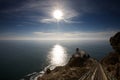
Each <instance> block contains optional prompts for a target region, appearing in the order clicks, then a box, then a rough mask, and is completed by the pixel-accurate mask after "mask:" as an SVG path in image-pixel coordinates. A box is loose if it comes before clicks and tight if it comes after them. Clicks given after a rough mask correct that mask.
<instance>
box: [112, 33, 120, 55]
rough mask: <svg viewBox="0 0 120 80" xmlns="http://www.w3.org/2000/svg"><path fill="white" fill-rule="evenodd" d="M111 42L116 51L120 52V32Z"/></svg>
mask: <svg viewBox="0 0 120 80" xmlns="http://www.w3.org/2000/svg"><path fill="white" fill-rule="evenodd" d="M110 44H111V46H112V47H113V49H114V50H115V51H116V52H118V53H120V32H118V33H116V34H115V35H114V36H113V37H111V38H110Z"/></svg>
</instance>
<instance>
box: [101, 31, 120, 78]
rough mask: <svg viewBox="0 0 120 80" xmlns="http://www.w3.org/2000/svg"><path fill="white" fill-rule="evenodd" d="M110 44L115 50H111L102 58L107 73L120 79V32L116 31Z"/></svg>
mask: <svg viewBox="0 0 120 80" xmlns="http://www.w3.org/2000/svg"><path fill="white" fill-rule="evenodd" d="M110 44H111V46H112V48H113V49H114V52H110V53H109V54H108V55H107V56H106V57H104V58H103V59H102V60H101V63H102V65H103V66H104V69H105V70H106V73H108V74H109V75H108V76H110V77H112V78H113V79H114V78H116V79H118V80H120V32H118V33H116V34H115V35H114V36H113V37H111V38H110Z"/></svg>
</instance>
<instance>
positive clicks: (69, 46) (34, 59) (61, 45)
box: [0, 40, 113, 80]
mask: <svg viewBox="0 0 120 80" xmlns="http://www.w3.org/2000/svg"><path fill="white" fill-rule="evenodd" d="M76 48H80V50H84V51H85V52H86V53H88V54H89V55H90V56H91V57H93V58H96V59H98V60H100V59H102V58H103V57H104V56H106V55H107V54H108V53H109V52H111V51H113V49H112V47H111V46H110V43H109V41H107V40H81V41H80V40H65V41H64V40H62V41H53V40H45V41H43V40H40V41H39V40H5V41H3V40H1V41H0V80H19V79H21V78H22V77H24V76H25V75H27V74H30V73H33V72H39V71H42V70H43V69H44V68H45V67H46V66H48V65H59V66H61V65H63V64H66V63H67V61H68V60H69V58H70V56H71V55H72V54H73V53H75V50H76Z"/></svg>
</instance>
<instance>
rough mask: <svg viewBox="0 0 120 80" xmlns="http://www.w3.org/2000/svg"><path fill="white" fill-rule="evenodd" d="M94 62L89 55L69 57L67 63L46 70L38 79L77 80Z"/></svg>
mask: <svg viewBox="0 0 120 80" xmlns="http://www.w3.org/2000/svg"><path fill="white" fill-rule="evenodd" d="M94 62H95V60H94V59H92V58H89V57H83V58H81V57H71V59H70V61H69V62H68V64H66V65H65V66H58V67H56V68H55V69H54V70H51V71H49V73H47V72H46V73H45V74H44V75H43V76H42V77H39V78H38V80H78V79H79V78H80V77H81V76H82V75H83V74H84V73H86V72H88V71H89V70H90V69H91V66H94Z"/></svg>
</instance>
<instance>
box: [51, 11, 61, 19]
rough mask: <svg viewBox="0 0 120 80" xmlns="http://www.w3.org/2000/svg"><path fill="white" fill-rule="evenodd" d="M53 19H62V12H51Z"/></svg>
mask: <svg viewBox="0 0 120 80" xmlns="http://www.w3.org/2000/svg"><path fill="white" fill-rule="evenodd" d="M53 17H54V18H55V19H57V20H61V19H62V18H63V12H62V11H61V10H55V11H54V12H53Z"/></svg>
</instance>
